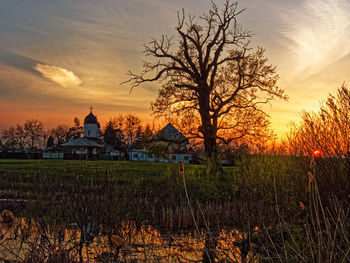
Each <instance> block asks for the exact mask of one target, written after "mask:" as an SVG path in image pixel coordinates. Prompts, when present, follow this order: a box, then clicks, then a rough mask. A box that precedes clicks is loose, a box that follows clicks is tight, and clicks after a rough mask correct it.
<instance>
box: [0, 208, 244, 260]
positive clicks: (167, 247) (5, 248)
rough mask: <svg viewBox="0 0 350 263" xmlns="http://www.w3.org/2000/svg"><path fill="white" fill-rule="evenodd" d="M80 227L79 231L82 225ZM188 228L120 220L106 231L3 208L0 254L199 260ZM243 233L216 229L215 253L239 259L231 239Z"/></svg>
mask: <svg viewBox="0 0 350 263" xmlns="http://www.w3.org/2000/svg"><path fill="white" fill-rule="evenodd" d="M82 230H83V231H82ZM206 234H207V235H208V233H204V231H202V232H199V233H198V232H196V231H194V230H188V229H178V230H177V231H171V232H170V231H168V230H166V229H156V228H154V227H152V226H150V225H142V226H139V227H138V226H137V225H136V224H135V223H134V222H132V221H128V222H124V223H122V224H121V225H119V226H118V228H116V229H115V231H107V229H106V228H104V227H103V226H99V227H96V226H94V225H93V224H92V223H89V224H87V225H85V226H79V225H77V224H76V223H70V224H62V223H61V224H58V223H56V224H54V223H51V224H47V223H46V222H45V223H43V222H35V221H33V220H28V219H24V218H16V217H15V216H14V215H13V213H12V212H11V211H8V210H7V212H6V211H3V212H2V214H1V218H0V260H4V261H5V260H13V261H15V262H38V263H39V262H116V261H117V260H118V261H119V262H139V261H142V262H196V261H201V259H202V253H203V249H204V240H203V237H204V236H205V235H206ZM245 238H246V236H245V235H243V234H241V233H239V232H238V231H236V230H231V231H228V230H222V231H221V232H220V233H219V235H218V242H217V255H218V257H219V258H220V259H222V260H225V261H231V262H240V251H239V249H238V247H237V246H236V244H237V242H240V240H244V239H245Z"/></svg>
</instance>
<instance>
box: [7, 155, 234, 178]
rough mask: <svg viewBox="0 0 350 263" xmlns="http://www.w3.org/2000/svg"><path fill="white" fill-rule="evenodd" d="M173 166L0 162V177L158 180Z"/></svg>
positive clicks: (197, 169) (191, 168)
mask: <svg viewBox="0 0 350 263" xmlns="http://www.w3.org/2000/svg"><path fill="white" fill-rule="evenodd" d="M177 167H178V164H174V163H151V162H129V161H79V160H44V159H40V160H13V159H0V175H1V176H4V175H5V176H6V175H11V176H29V177H30V176H45V177H49V178H50V177H57V176H74V175H76V176H78V175H84V177H89V176H94V177H95V176H103V175H105V174H109V175H115V176H117V175H119V176H120V175H129V176H161V175H164V173H165V172H166V171H167V170H169V169H172V170H174V169H177ZM204 169H205V166H204V165H185V171H186V173H187V172H191V173H195V174H202V173H203V172H204ZM225 170H226V171H227V172H228V173H231V172H232V173H237V172H238V171H239V169H238V168H236V167H227V168H225Z"/></svg>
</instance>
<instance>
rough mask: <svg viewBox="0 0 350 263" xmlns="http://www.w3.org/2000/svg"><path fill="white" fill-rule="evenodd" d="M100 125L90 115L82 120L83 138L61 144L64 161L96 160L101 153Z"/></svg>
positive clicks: (93, 116)
mask: <svg viewBox="0 0 350 263" xmlns="http://www.w3.org/2000/svg"><path fill="white" fill-rule="evenodd" d="M100 136H101V130H100V124H99V122H98V121H97V118H96V116H95V115H94V114H93V113H92V107H91V108H90V114H89V115H87V116H86V117H85V119H84V137H82V138H77V139H74V140H72V141H69V142H66V143H63V144H61V145H60V146H61V147H62V148H63V158H64V159H79V160H98V159H100V155H101V153H102V151H103V143H102V141H101V140H100Z"/></svg>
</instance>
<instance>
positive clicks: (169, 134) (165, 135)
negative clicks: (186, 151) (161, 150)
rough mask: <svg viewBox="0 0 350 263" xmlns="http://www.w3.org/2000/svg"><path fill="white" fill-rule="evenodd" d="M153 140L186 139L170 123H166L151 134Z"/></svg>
mask: <svg viewBox="0 0 350 263" xmlns="http://www.w3.org/2000/svg"><path fill="white" fill-rule="evenodd" d="M153 140H162V141H186V140H187V138H186V137H185V136H184V135H183V134H182V133H181V132H179V131H178V130H177V129H176V128H175V127H174V126H173V125H172V124H171V123H168V124H167V125H166V126H165V127H164V128H163V129H162V130H160V131H159V132H158V133H157V134H156V135H154V136H153Z"/></svg>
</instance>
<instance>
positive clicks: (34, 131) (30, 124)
mask: <svg viewBox="0 0 350 263" xmlns="http://www.w3.org/2000/svg"><path fill="white" fill-rule="evenodd" d="M23 128H24V134H25V136H26V137H27V138H28V140H29V145H28V146H29V148H30V149H33V148H34V146H39V143H40V141H39V139H40V137H41V136H42V135H43V133H44V123H43V122H42V121H39V120H36V119H30V120H26V122H25V123H24V125H23ZM39 147H40V146H39Z"/></svg>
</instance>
